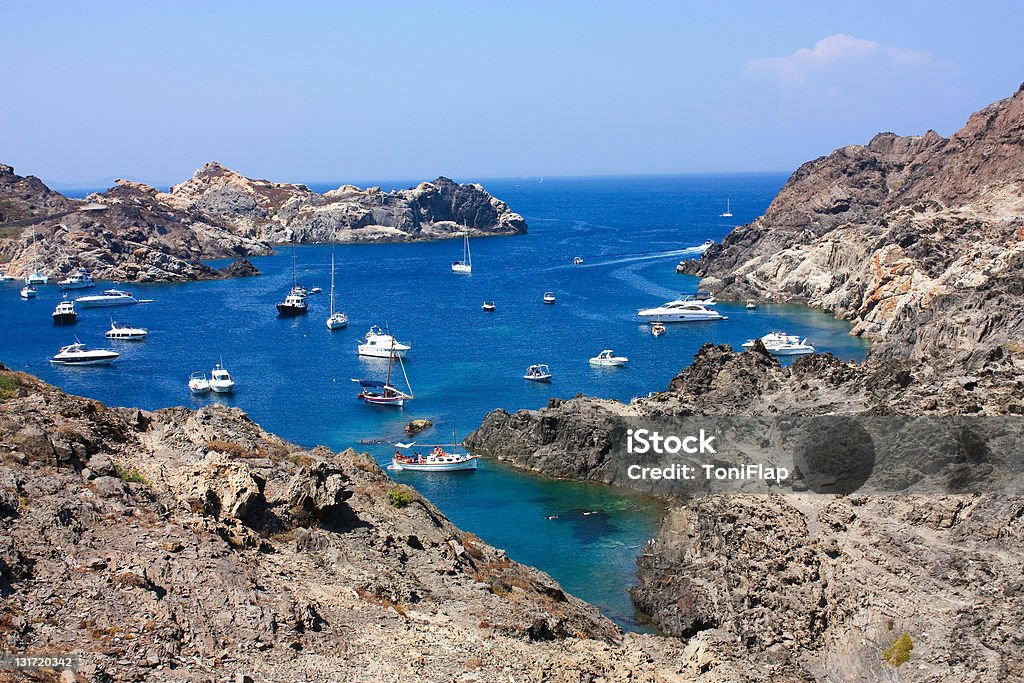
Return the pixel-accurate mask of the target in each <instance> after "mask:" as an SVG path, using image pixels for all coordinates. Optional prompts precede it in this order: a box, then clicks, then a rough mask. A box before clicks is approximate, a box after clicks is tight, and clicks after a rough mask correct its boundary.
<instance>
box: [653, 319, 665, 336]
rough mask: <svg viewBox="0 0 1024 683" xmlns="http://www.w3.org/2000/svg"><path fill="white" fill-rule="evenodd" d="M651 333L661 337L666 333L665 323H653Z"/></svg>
mask: <svg viewBox="0 0 1024 683" xmlns="http://www.w3.org/2000/svg"><path fill="white" fill-rule="evenodd" d="M651 334H653V335H654V336H655V337H660V336H661V335H663V334H665V323H658V322H655V323H651Z"/></svg>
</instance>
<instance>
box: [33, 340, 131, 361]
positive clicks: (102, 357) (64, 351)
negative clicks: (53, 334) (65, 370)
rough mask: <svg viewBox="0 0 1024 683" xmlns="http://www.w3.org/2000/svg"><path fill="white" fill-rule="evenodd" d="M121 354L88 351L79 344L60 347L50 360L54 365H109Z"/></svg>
mask: <svg viewBox="0 0 1024 683" xmlns="http://www.w3.org/2000/svg"><path fill="white" fill-rule="evenodd" d="M120 355H121V354H119V353H117V352H116V351H111V350H110V349H89V348H86V346H85V344H82V343H81V342H75V343H74V344H68V345H67V346H62V347H61V348H60V351H59V352H58V353H57V355H56V356H54V357H53V358H51V359H50V362H51V363H53V364H54V365H109V364H110V363H113V362H114V360H116V359H117V358H118V356H120Z"/></svg>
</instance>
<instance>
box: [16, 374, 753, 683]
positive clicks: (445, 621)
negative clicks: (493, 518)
mask: <svg viewBox="0 0 1024 683" xmlns="http://www.w3.org/2000/svg"><path fill="white" fill-rule="evenodd" d="M716 638H717V634H710V633H709V634H706V635H705V636H704V637H702V638H697V639H693V640H691V642H690V643H689V644H683V643H681V642H679V641H674V640H665V639H662V638H659V637H657V636H643V635H637V634H624V633H622V632H621V631H620V630H619V629H618V628H616V627H615V626H614V625H613V624H612V623H611V622H609V621H608V620H607V619H605V618H604V617H603V616H601V614H600V613H599V612H598V611H597V610H596V609H595V608H593V607H591V606H590V605H587V604H586V603H583V602H581V601H580V600H578V599H576V598H574V597H573V596H571V595H568V594H566V593H565V592H564V591H563V590H562V589H561V588H560V587H559V586H558V584H557V583H556V582H555V581H553V580H552V579H551V578H550V577H549V576H547V575H546V574H544V573H543V572H540V571H538V570H536V569H533V568H530V567H526V566H523V565H520V564H518V563H516V562H514V561H512V560H511V559H509V558H508V557H507V556H506V555H505V554H504V553H503V552H502V551H501V550H498V549H496V548H493V547H491V546H489V545H487V544H486V543H484V542H483V541H481V540H480V539H479V538H477V537H475V536H473V535H472V534H468V533H465V532H463V531H461V530H459V529H458V528H456V527H455V526H454V525H452V524H451V522H449V521H448V520H447V519H446V518H445V517H444V515H443V514H442V513H441V512H440V511H439V510H438V509H437V508H435V507H434V506H433V505H431V504H430V502H428V501H426V500H424V499H423V498H422V497H421V496H419V495H418V494H417V493H416V492H415V491H414V490H413V489H411V488H409V487H406V486H402V485H398V484H395V483H394V482H392V481H391V480H390V479H389V478H388V477H387V476H386V475H385V474H384V472H383V471H381V469H380V468H379V467H378V465H377V464H376V462H375V461H374V460H373V459H372V458H370V457H369V456H367V455H365V454H359V453H356V452H354V451H351V450H348V451H345V452H342V453H332V452H331V451H329V450H327V449H325V448H314V449H312V450H307V449H303V448H300V447H298V446H295V445H293V444H289V443H286V442H284V441H282V440H281V439H279V438H277V437H275V436H273V435H271V434H268V433H266V432H264V431H263V430H262V429H260V427H259V426H258V425H256V424H255V423H253V422H252V421H251V420H250V419H249V418H248V417H246V416H245V414H244V413H242V412H241V411H239V410H237V409H231V408H224V407H218V406H208V407H204V408H202V409H200V410H198V411H191V410H187V409H185V408H169V409H165V410H159V411H156V412H146V411H140V410H136V409H126V408H110V407H106V406H104V405H102V404H100V403H98V402H96V401H92V400H88V399H84V398H79V397H75V396H70V395H68V394H65V393H63V392H61V391H60V390H58V389H56V388H55V387H52V386H50V385H48V384H46V383H44V382H42V381H40V380H38V379H36V378H34V377H31V376H29V375H26V374H23V373H15V372H9V371H7V370H6V368H3V367H2V366H0V653H4V654H15V653H16V654H49V655H56V654H65V655H75V656H80V657H81V658H82V663H81V665H80V666H79V667H78V668H77V679H75V680H81V681H95V680H109V681H131V680H143V679H145V680H202V681H207V680H208V681H223V680H229V679H230V680H236V678H237V679H238V680H241V678H242V677H244V676H249V677H251V678H252V679H254V680H279V681H294V680H307V681H338V680H352V681H357V680H358V681H369V680H372V681H409V680H416V681H437V682H439V683H440V682H444V683H449V682H451V681H467V682H469V681H502V682H505V681H510V680H544V681H554V682H565V683H568V682H570V681H581V680H586V681H598V680H603V681H651V682H653V681H683V680H699V681H706V682H708V683H711V682H715V681H719V682H723V681H731V680H768V678H767V676H766V675H765V674H764V673H763V672H760V671H758V670H757V669H755V668H753V667H750V666H747V665H745V664H744V663H743V662H742V661H741V660H739V659H738V658H734V659H736V663H729V662H725V661H722V662H719V660H718V659H717V658H718V657H719V656H720V653H721V652H732V651H733V650H735V649H736V648H737V645H735V644H734V643H730V642H726V641H722V642H719V641H718V640H716ZM0 675H3V674H0ZM44 679H47V675H46V674H45V673H39V674H38V680H44ZM65 679H67V680H73V679H74V678H73V677H71V675H70V674H65V678H62V679H61V680H65ZM33 680H35V679H33Z"/></svg>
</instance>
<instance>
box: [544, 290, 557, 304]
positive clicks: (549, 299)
mask: <svg viewBox="0 0 1024 683" xmlns="http://www.w3.org/2000/svg"><path fill="white" fill-rule="evenodd" d="M544 303H546V304H553V303H555V293H554V292H544Z"/></svg>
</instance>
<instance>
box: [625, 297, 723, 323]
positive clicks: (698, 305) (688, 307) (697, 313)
mask: <svg viewBox="0 0 1024 683" xmlns="http://www.w3.org/2000/svg"><path fill="white" fill-rule="evenodd" d="M714 304H715V298H714V297H713V296H711V295H710V294H708V293H707V292H698V293H697V294H695V295H687V296H683V297H680V298H678V299H675V300H673V301H666V302H665V303H663V304H661V305H660V306H655V307H653V308H642V309H640V310H639V311H637V315H638V316H639V317H641V318H643V319H644V320H650V321H657V322H661V323H688V322H699V321H702V320H728V318H727V317H726V316H724V315H722V314H721V313H719V312H718V311H716V310H715V309H713V308H711V306H713V305H714Z"/></svg>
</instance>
